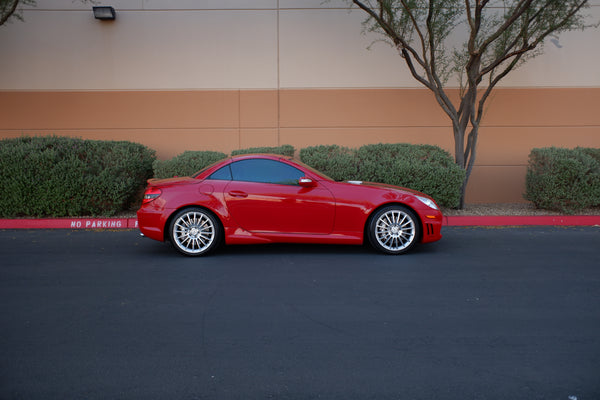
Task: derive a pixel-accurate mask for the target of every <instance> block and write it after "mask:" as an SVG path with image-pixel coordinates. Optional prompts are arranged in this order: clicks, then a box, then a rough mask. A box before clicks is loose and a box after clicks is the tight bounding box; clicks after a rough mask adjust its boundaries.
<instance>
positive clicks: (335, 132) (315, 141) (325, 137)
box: [280, 127, 454, 152]
mask: <svg viewBox="0 0 600 400" xmlns="http://www.w3.org/2000/svg"><path fill="white" fill-rule="evenodd" d="M280 141H281V143H282V144H291V145H293V146H294V147H296V148H297V149H301V148H303V147H308V146H316V145H322V144H323V145H327V144H337V145H340V146H346V147H350V148H357V147H360V146H362V145H364V144H368V143H416V144H435V145H437V146H440V147H442V148H443V149H445V150H447V151H449V152H450V151H451V149H452V148H453V146H454V145H453V144H452V135H451V134H450V133H448V132H447V130H446V129H445V128H428V127H425V128H421V127H414V128H412V127H410V128H402V127H398V128H281V135H280Z"/></svg>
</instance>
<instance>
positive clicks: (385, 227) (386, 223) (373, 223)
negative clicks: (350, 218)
mask: <svg viewBox="0 0 600 400" xmlns="http://www.w3.org/2000/svg"><path fill="white" fill-rule="evenodd" d="M420 234H421V226H420V225H419V219H418V217H417V216H416V215H415V213H414V212H413V211H412V210H410V209H409V208H407V207H404V206H400V205H391V206H387V207H384V208H382V209H381V210H378V211H377V212H376V213H375V214H374V215H373V217H372V218H371V219H370V222H369V226H368V237H369V242H370V243H371V245H372V246H373V247H374V248H375V249H377V250H379V251H381V252H384V253H387V254H402V253H406V252H407V251H409V250H410V249H411V248H412V247H413V246H414V245H415V244H416V243H417V241H418V240H419V236H420Z"/></svg>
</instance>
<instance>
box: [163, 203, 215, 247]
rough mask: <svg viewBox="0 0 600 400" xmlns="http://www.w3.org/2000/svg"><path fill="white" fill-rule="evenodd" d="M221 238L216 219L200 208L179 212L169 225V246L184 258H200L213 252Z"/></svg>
mask: <svg viewBox="0 0 600 400" xmlns="http://www.w3.org/2000/svg"><path fill="white" fill-rule="evenodd" d="M221 236H222V229H221V224H220V223H219V221H218V220H217V218H216V217H215V216H214V215H213V214H212V213H210V212H208V211H206V210H203V209H201V208H187V209H185V210H181V211H179V212H178V213H177V214H176V215H175V216H174V217H173V219H172V220H171V223H170V225H169V239H170V241H171V244H173V246H174V247H175V249H177V251H179V252H180V253H183V254H185V255H186V256H201V255H204V254H206V253H208V252H210V251H211V250H214V249H215V248H216V247H217V246H218V245H219V242H220V241H221Z"/></svg>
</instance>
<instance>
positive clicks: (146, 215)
mask: <svg viewBox="0 0 600 400" xmlns="http://www.w3.org/2000/svg"><path fill="white" fill-rule="evenodd" d="M137 217H138V228H139V229H140V232H141V233H142V235H144V236H145V237H147V238H150V239H154V240H158V241H159V242H164V241H165V234H164V228H165V217H164V213H162V212H157V211H155V210H152V209H149V208H140V209H139V210H138V212H137Z"/></svg>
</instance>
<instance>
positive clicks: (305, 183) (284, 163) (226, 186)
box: [137, 154, 442, 256]
mask: <svg viewBox="0 0 600 400" xmlns="http://www.w3.org/2000/svg"><path fill="white" fill-rule="evenodd" d="M137 216H138V224H139V228H140V230H141V232H142V234H143V235H144V236H146V237H149V238H151V239H155V240H159V241H165V240H168V241H170V242H171V243H172V244H173V246H174V247H175V249H177V250H178V251H179V252H181V253H183V254H185V255H188V256H199V255H203V254H206V253H208V252H210V251H211V250H213V249H215V248H216V247H217V246H218V245H219V244H220V243H225V244H252V243H329V244H334V243H335V244H362V243H363V242H365V241H368V242H369V243H370V244H371V245H372V246H373V247H374V248H376V249H377V250H380V251H382V252H384V253H388V254H401V253H405V252H406V251H408V250H410V249H411V248H412V247H413V246H414V245H415V244H417V243H426V242H433V241H436V240H439V239H440V238H441V237H442V236H441V234H440V230H441V226H442V213H441V212H440V210H439V207H438V206H437V204H436V203H435V201H434V200H433V199H432V198H431V197H429V196H427V195H425V194H423V193H419V192H416V191H413V190H410V189H405V188H401V187H398V186H391V185H384V184H377V183H367V182H358V181H348V182H335V181H333V180H332V179H330V178H328V177H327V176H325V175H323V174H321V173H319V172H317V171H315V170H314V169H312V168H310V167H309V166H307V165H304V164H302V163H300V162H297V161H294V160H292V159H290V158H288V157H282V156H276V155H256V154H254V155H243V156H237V157H231V158H227V159H224V160H222V161H219V162H217V163H215V164H213V165H211V166H208V167H206V168H205V169H203V170H201V171H200V172H198V173H196V174H195V175H194V176H193V177H184V178H171V179H160V180H157V179H151V180H149V181H148V187H147V188H146V192H145V194H144V200H143V204H142V206H141V208H140V209H139V210H138V212H137Z"/></svg>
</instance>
